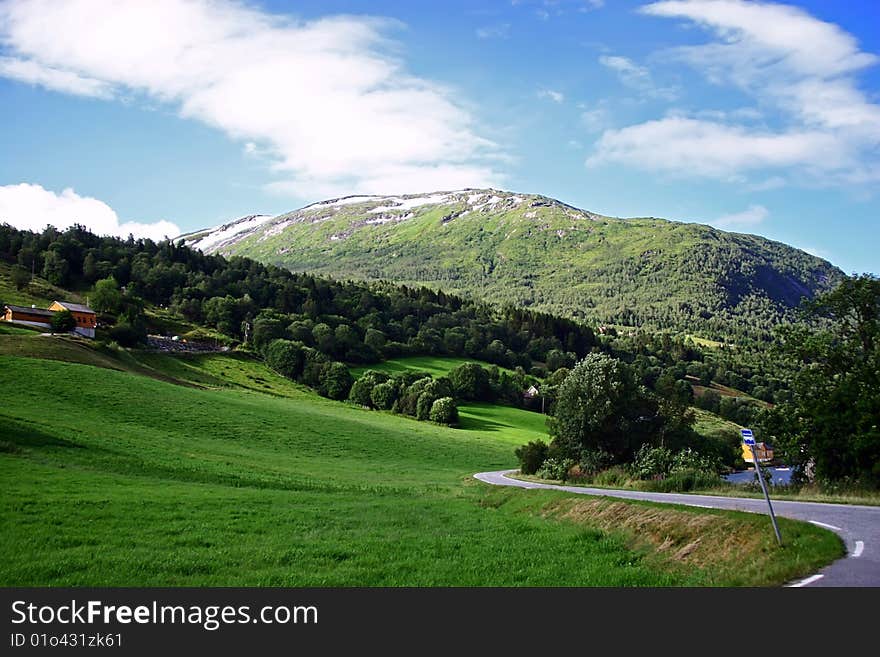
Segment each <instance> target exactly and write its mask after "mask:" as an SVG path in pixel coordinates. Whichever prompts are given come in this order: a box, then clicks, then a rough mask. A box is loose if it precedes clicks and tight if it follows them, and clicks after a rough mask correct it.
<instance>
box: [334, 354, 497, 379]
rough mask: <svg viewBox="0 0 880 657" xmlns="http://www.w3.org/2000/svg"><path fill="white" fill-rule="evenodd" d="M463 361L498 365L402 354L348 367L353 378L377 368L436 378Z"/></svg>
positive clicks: (393, 373)
mask: <svg viewBox="0 0 880 657" xmlns="http://www.w3.org/2000/svg"><path fill="white" fill-rule="evenodd" d="M465 363H479V364H480V365H482V366H483V367H487V368H488V367H498V366H497V365H491V364H489V363H484V362H481V361H477V360H474V359H473V358H458V357H456V356H404V357H402V358H393V359H391V360H386V361H383V362H381V363H375V364H373V365H359V366H357V367H350V368H349V370H350V371H351V375H352V376H353V377H354V378H358V377H359V376H361V375H362V374H363V373H364V372H366V371H367V370H379V371H381V372H387V373H388V374H390V375H391V376H394V375H395V374H404V373H406V372H425V373H427V374H430V375H431V376H433V377H434V378H435V379H436V378H439V377H441V376H446V375H447V374H449V373H450V372H451V371H452V370H454V369H455V368H456V367H458V366H459V365H464V364H465ZM499 369H500V370H505V368H503V367H499ZM507 371H509V370H507Z"/></svg>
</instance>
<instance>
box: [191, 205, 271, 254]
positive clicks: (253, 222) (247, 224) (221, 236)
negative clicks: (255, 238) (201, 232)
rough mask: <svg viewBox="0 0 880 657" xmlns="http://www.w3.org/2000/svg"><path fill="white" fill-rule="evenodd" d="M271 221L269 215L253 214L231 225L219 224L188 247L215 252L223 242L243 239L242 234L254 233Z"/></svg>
mask: <svg viewBox="0 0 880 657" xmlns="http://www.w3.org/2000/svg"><path fill="white" fill-rule="evenodd" d="M271 219H272V215H270V214H255V215H251V216H249V217H242V218H241V219H238V220H236V221H233V222H231V223H228V224H221V225H219V226H215V227H214V228H211V232H209V233H208V234H207V235H205V236H204V237H202V238H201V239H198V240H196V241H195V242H192V243H190V244H188V246H191V247H193V248H194V249H199V250H200V251H204V252H208V251H210V250H212V249H214V250H216V249H217V248H218V247H220V246H222V245H223V243H224V242H227V241H229V240H231V239H233V238H241V237H244V233H253V232H255V231H256V230H257V229H258V228H259V227H260V226H262V225H263V224H265V223H266V222H267V221H270V220H271Z"/></svg>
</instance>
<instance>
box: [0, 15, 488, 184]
mask: <svg viewBox="0 0 880 657" xmlns="http://www.w3.org/2000/svg"><path fill="white" fill-rule="evenodd" d="M71 26H75V29H71ZM399 27H400V26H399V24H398V23H396V22H394V21H390V20H383V19H377V18H370V17H363V16H340V17H332V18H324V19H320V20H313V21H296V20H294V19H292V18H286V17H280V16H276V15H271V14H268V13H266V12H264V11H261V10H259V9H257V8H253V7H250V6H248V5H245V4H242V3H239V2H234V1H232V0H190V1H186V0H161V1H159V0H157V1H156V2H143V1H142V0H117V1H114V2H112V3H98V2H94V1H93V0H64V1H62V0H21V1H19V2H13V3H4V4H0V42H2V43H3V45H4V48H5V50H6V51H7V53H8V54H10V55H11V56H12V57H14V59H15V60H17V61H20V62H30V63H32V65H33V66H35V67H39V69H40V70H52V71H58V72H62V73H64V74H67V75H70V76H76V77H78V78H82V79H87V80H94V81H97V83H98V84H99V85H102V86H101V87H100V88H101V89H102V90H107V92H108V93H111V92H119V91H125V92H127V93H128V95H132V92H133V95H134V97H135V98H137V97H146V98H147V99H148V100H149V102H154V101H156V100H158V101H160V102H163V103H167V104H169V105H171V106H173V107H176V108H178V109H179V111H180V114H181V115H182V116H184V117H188V118H194V119H197V120H199V121H202V122H204V123H207V124H208V125H211V126H213V127H216V128H218V129H219V130H222V131H223V132H224V133H226V134H227V135H229V136H230V137H232V138H234V139H236V140H240V141H241V142H242V143H243V144H244V143H248V142H250V143H253V144H254V149H253V150H255V151H256V150H257V149H259V152H261V153H267V154H269V155H270V156H271V157H272V158H273V160H274V167H273V168H274V170H275V171H276V172H277V173H278V174H279V176H281V177H283V180H282V181H281V182H288V183H291V188H292V189H297V190H299V192H298V193H302V194H303V195H305V196H309V197H312V196H314V193H312V192H311V191H310V188H309V184H310V183H311V182H313V181H314V182H317V183H320V185H321V186H322V187H323V188H333V189H336V190H338V191H342V192H349V193H351V192H355V191H364V190H365V189H366V190H367V191H371V192H377V193H384V192H386V191H387V190H389V189H393V190H395V191H396V192H397V193H399V192H403V191H424V189H425V187H426V185H428V184H430V183H431V181H432V180H433V179H435V178H436V175H435V172H436V170H437V169H442V170H444V171H449V170H455V171H457V172H458V174H459V175H460V177H463V176H464V175H475V174H480V177H476V178H474V179H471V180H468V184H469V185H470V186H473V187H481V186H489V185H493V184H497V182H498V180H499V178H500V176H499V175H498V174H497V172H496V171H494V169H493V167H492V166H491V165H490V164H487V162H489V161H490V160H491V158H492V156H493V155H496V154H497V151H498V147H497V146H496V145H495V144H493V143H492V142H491V141H489V140H487V139H485V138H483V137H481V136H480V135H479V134H478V129H477V127H476V124H475V120H474V117H473V116H472V115H471V113H470V112H469V111H468V110H467V109H466V108H465V107H464V106H463V105H462V104H461V103H459V102H458V100H457V99H456V94H455V92H454V90H452V89H449V88H447V87H444V86H443V85H440V84H437V83H436V82H433V81H431V80H427V79H424V78H419V77H417V76H414V75H412V74H411V73H409V72H408V71H407V70H406V68H405V66H404V63H403V62H402V61H401V60H400V58H399V57H398V56H396V55H395V52H397V51H398V50H399V49H398V48H397V44H395V43H394V42H393V41H391V40H390V39H389V36H388V35H389V33H390V32H391V31H392V30H394V29H398V28H399ZM35 70H36V69H35ZM53 88H59V85H55V87H53ZM68 91H70V90H68ZM245 148H247V147H245ZM379 170H386V171H390V172H394V173H395V174H398V173H399V174H401V176H400V177H399V178H380V177H377V176H376V173H375V172H377V171H379ZM420 174H424V176H423V177H420ZM404 184H406V185H407V186H408V189H402V186H403V185H404Z"/></svg>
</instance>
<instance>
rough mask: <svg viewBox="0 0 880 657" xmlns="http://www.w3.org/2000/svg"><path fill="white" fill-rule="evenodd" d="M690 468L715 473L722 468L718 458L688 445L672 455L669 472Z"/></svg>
mask: <svg viewBox="0 0 880 657" xmlns="http://www.w3.org/2000/svg"><path fill="white" fill-rule="evenodd" d="M688 470H692V471H696V472H704V473H706V474H710V475H714V474H717V473H718V471H719V470H720V468H719V463H718V462H717V460H713V459H712V458H710V457H708V456H704V455H702V454H700V453H699V452H697V451H695V450H693V449H691V448H690V447H686V448H684V449H683V450H681V451H680V452H678V453H677V454H675V456H673V457H672V463H671V465H670V468H669V472H670V473H671V474H674V473H676V472H684V471H688Z"/></svg>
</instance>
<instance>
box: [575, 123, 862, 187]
mask: <svg viewBox="0 0 880 657" xmlns="http://www.w3.org/2000/svg"><path fill="white" fill-rule="evenodd" d="M846 159H847V154H846V152H845V151H844V150H843V149H842V148H841V147H840V144H838V143H837V142H836V141H835V139H834V138H833V137H832V136H830V135H827V134H825V133H823V132H819V131H790V132H783V133H774V132H760V131H755V130H749V129H747V128H744V127H742V126H736V125H727V124H724V123H716V122H712V121H701V120H698V119H690V118H687V117H681V116H668V117H665V118H663V119H658V120H655V121H647V122H645V123H640V124H637V125H632V126H628V127H625V128H621V129H619V130H606V131H605V132H604V133H602V136H601V137H600V138H599V140H598V141H597V143H596V152H595V154H594V155H592V156H591V157H590V158H589V159H588V160H587V164H588V166H598V165H600V164H605V163H619V164H627V165H630V166H634V167H636V168H643V169H652V170H661V171H667V172H669V173H682V174H687V175H695V176H704V177H709V178H721V179H725V178H734V177H735V176H736V175H737V174H739V173H741V172H747V171H751V170H758V169H764V168H768V167H771V168H772V167H790V166H795V165H802V164H804V163H806V162H816V163H817V166H820V163H821V166H822V167H827V168H837V167H841V166H844V164H845V163H846Z"/></svg>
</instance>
